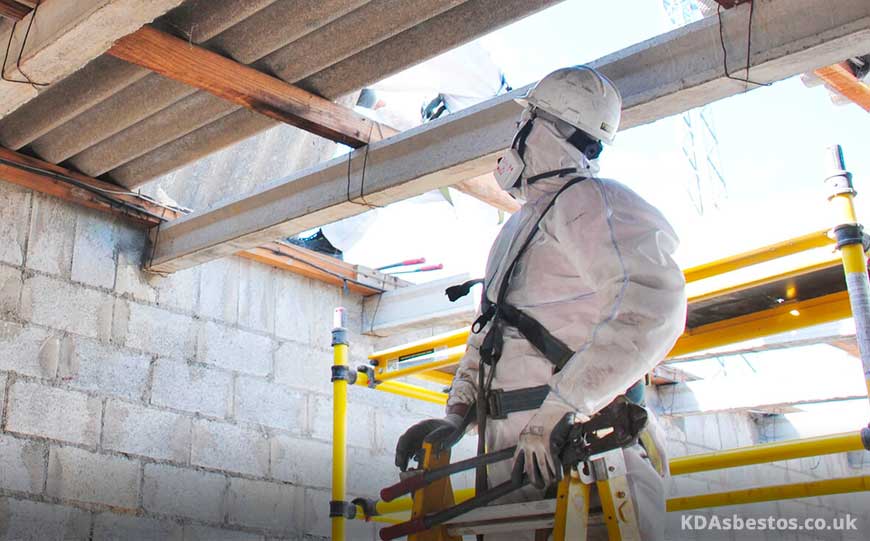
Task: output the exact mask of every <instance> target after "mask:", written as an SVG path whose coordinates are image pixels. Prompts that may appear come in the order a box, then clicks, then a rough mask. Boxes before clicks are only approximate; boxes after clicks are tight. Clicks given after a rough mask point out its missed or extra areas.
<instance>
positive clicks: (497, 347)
mask: <svg viewBox="0 0 870 541" xmlns="http://www.w3.org/2000/svg"><path fill="white" fill-rule="evenodd" d="M587 178H588V177H576V178H573V179H571V180H569V181H568V182H566V183H565V185H564V186H562V187H561V188H559V191H558V192H556V195H554V196H553V198H552V199H551V200H550V202H549V203H548V204H547V207H546V208H545V209H544V211H543V212H542V213H541V215H540V216H538V220H537V221H536V222H535V225H534V227H533V228H532V230H531V231H530V232H529V234H528V236H527V237H526V239H525V241H524V242H523V244H522V246H520V249H519V250H518V251H517V255H516V256H515V257H514V258H513V260H512V261H511V262H510V265H508V268H507V269H506V270H505V273H504V275H503V276H502V280H501V284H499V289H498V295H497V296H496V300H495V302H492V301H490V300H489V297H488V295H487V293H488V289H489V288H488V287H485V288H484V292H483V299H482V301H481V312H482V313H481V315H480V317H478V318H477V320H476V321H475V322H474V325H472V327H471V329H472V331H474V332H476V333H477V332H480V331H481V330H482V329H483V327H485V326H486V324H487V323H489V321H490V320H493V319H494V320H495V323H494V324H493V326H492V327H491V328H490V330H489V332H488V333H487V336H486V337H485V338H484V340H483V343H482V344H481V348H480V358H481V360H482V361H483V362H484V363H486V364H489V365H494V364H495V363H497V362H498V359H499V358H500V357H501V345H502V343H503V340H504V337H503V336H502V335H503V332H504V328H503V326H502V325H501V324H500V322H499V319H504V321H505V323H508V324H509V325H511V326H516V325H515V324H513V323H511V322H510V321H508V318H511V319H512V320H513V321H514V322H520V323H521V324H522V325H523V326H524V328H525V329H526V330H528V331H529V332H531V333H532V335H534V336H536V338H535V340H536V341H537V342H538V343H534V342H532V340H531V339H530V338H529V336H527V335H526V334H525V333H524V332H523V329H520V328H519V327H517V329H518V330H519V331H520V333H521V334H522V335H523V336H524V337H525V338H526V339H527V340H529V342H532V345H534V346H535V347H536V348H538V350H539V351H541V353H544V354H545V356H546V353H545V352H546V351H549V352H550V355H552V356H553V358H552V359H551V358H550V356H547V360H549V361H550V362H554V360H555V361H561V366H564V365H565V363H566V362H567V361H568V358H570V355H569V356H568V357H567V358H565V359H564V360H563V359H562V357H563V356H564V354H565V351H566V350H568V351H570V349H569V348H568V347H567V346H565V344H564V343H562V342H561V341H559V340H558V339H556V338H555V337H554V336H553V335H551V334H550V333H549V331H547V330H546V329H545V328H544V326H543V325H541V324H540V323H538V322H537V321H536V320H535V319H534V318H533V317H531V316H529V315H528V314H524V313H523V312H521V311H520V310H518V309H517V308H514V307H512V306H510V305H509V304H508V303H507V300H506V299H507V294H508V288H509V287H510V281H511V277H512V275H513V272H514V268H516V266H517V263H518V262H519V260H520V258H522V256H523V255H524V254H525V253H526V250H527V249H528V247H529V245H530V244H531V243H532V239H533V238H534V237H535V235H536V234H537V233H538V230H539V229H540V226H541V222H542V221H543V220H544V217H545V216H546V215H547V213H548V212H549V211H550V209H551V208H553V205H555V204H556V200H557V199H558V198H559V196H560V195H562V192H564V191H565V190H567V189H568V188H570V187H571V186H573V185H575V184H578V183H580V182H582V181H584V180H586V179H587ZM486 285H487V286H488V284H486ZM508 313H510V315H508ZM511 316H513V317H511ZM547 337H549V338H547ZM539 346H540V347H539ZM541 348H544V349H541ZM554 364H555V362H554ZM561 366H559V367H558V368H561Z"/></svg>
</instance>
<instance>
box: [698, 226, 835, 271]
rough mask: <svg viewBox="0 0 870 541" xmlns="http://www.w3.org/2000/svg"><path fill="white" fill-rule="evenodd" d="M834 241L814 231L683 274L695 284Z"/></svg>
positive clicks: (823, 232) (701, 266) (824, 233)
mask: <svg viewBox="0 0 870 541" xmlns="http://www.w3.org/2000/svg"><path fill="white" fill-rule="evenodd" d="M833 242H834V241H833V240H831V238H829V237H828V231H827V230H825V231H814V232H812V233H809V234H807V235H803V236H800V237H795V238H793V239H788V240H785V241H782V242H777V243H776V244H770V245H768V246H764V247H763V248H758V249H756V250H750V251H748V252H743V253H741V254H736V255H733V256H729V257H725V258H722V259H718V260H716V261H712V262H710V263H704V264H702V265H698V266H696V267H690V268H688V269H686V270H685V271H684V272H683V274H684V275H685V276H686V282H697V281H698V280H703V279H705V278H712V277H713V276H719V275H721V274H725V273H728V272H732V271H735V270H739V269H742V268H745V267H749V266H752V265H758V264H759V263H766V262H767V261H773V260H774V259H779V258H781V257H785V256H789V255H793V254H798V253H801V252H806V251H807V250H812V249H813V248H821V247H823V246H829V245H831V244H832V243H833Z"/></svg>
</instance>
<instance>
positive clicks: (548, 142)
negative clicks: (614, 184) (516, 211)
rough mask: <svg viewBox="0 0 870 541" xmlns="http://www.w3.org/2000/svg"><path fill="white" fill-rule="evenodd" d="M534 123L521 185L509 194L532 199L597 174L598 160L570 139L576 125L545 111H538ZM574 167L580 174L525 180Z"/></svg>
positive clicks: (525, 113)
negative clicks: (529, 181) (570, 182)
mask: <svg viewBox="0 0 870 541" xmlns="http://www.w3.org/2000/svg"><path fill="white" fill-rule="evenodd" d="M530 115H531V113H530V112H529V111H528V110H527V111H525V112H523V116H522V118H521V120H520V125H524V124H525V123H526V122H527V121H528V119H529V117H530ZM532 122H533V124H532V129H531V131H530V132H529V134H528V136H527V137H526V142H525V151H524V152H523V162H524V163H525V167H524V168H523V173H522V175H521V177H520V182H519V184H520V186H518V187H516V188H511V189H510V190H509V192H508V193H510V194H511V195H512V196H514V197H515V198H517V199H519V200H520V201H526V202H531V201H534V200H536V199H537V198H539V197H541V196H543V195H546V194H551V193H554V192H556V191H558V190H559V188H561V187H562V186H564V184H565V183H566V182H567V181H568V180H569V179H571V178H573V177H575V176H578V175H581V176H594V175H595V174H597V173H598V160H588V159H587V158H586V156H584V155H583V152H581V151H580V149H579V148H577V147H575V146H574V145H572V144H571V143H569V142H568V138H569V137H571V135H572V134H574V132H575V131H576V128H574V127H573V126H571V125H570V124H568V123H567V122H564V121H562V120H559V119H557V118H555V117H553V116H551V115H548V114H547V113H544V112H538V113H537V115H536V116H535V118H534V119H533V120H532ZM572 168H573V169H577V173H572V174H569V175H565V176H561V177H560V176H553V177H549V178H543V179H540V180H537V181H535V182H533V183H532V184H527V182H526V180H527V179H529V178H531V177H534V176H536V175H541V174H544V173H549V172H550V171H556V170H559V169H572Z"/></svg>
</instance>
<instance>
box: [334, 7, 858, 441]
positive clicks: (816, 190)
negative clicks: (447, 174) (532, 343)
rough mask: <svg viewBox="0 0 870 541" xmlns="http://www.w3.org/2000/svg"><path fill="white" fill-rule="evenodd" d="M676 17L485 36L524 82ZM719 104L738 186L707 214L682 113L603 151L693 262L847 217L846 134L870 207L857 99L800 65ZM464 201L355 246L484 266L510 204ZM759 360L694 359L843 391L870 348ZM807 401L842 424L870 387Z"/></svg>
mask: <svg viewBox="0 0 870 541" xmlns="http://www.w3.org/2000/svg"><path fill="white" fill-rule="evenodd" d="M672 28H673V25H672V24H671V22H670V21H669V20H668V18H667V16H666V14H665V12H664V10H663V8H662V7H661V4H660V2H659V1H658V0H614V1H609V2H590V1H588V0H568V1H566V2H563V3H561V4H558V5H556V6H554V7H552V8H550V9H547V10H545V11H542V12H540V13H538V14H536V15H533V16H531V17H528V18H526V19H524V20H522V21H519V22H517V23H515V24H512V25H510V26H508V27H505V28H503V29H501V30H498V31H496V32H493V33H492V34H490V35H488V36H485V37H483V38H481V43H482V45H483V46H484V48H485V49H486V50H487V51H489V53H490V54H491V56H492V57H493V59H494V60H495V62H496V64H497V65H499V66H500V67H501V68H502V69H503V71H504V72H505V75H506V77H507V79H508V81H509V83H510V84H511V85H512V86H514V87H519V86H522V85H525V84H527V83H531V82H533V81H536V80H538V79H540V78H541V77H542V76H544V75H546V74H547V73H548V72H550V71H552V70H554V69H556V68H559V67H562V66H566V65H573V64H579V63H584V62H589V61H591V60H594V59H596V58H599V57H602V56H605V55H606V54H609V53H612V52H614V51H617V50H619V49H622V48H625V47H627V46H629V45H632V44H634V43H637V42H640V41H643V40H645V39H648V38H651V37H654V36H656V35H659V34H661V33H664V32H667V31H668V30H670V29H672ZM742 75H745V74H742ZM709 112H710V113H711V120H712V122H713V124H714V126H715V133H716V136H717V139H718V142H719V144H718V152H719V155H720V162H721V169H722V173H723V176H724V178H725V181H726V184H727V189H726V194H725V197H724V198H721V199H720V200H719V201H718V208H710V207H709V205H708V206H707V208H706V209H705V212H704V214H703V215H699V214H698V212H697V210H696V207H695V205H694V204H693V201H692V199H691V198H690V196H689V191H688V189H687V187H688V186H690V185H691V184H692V183H693V182H694V180H693V179H694V177H693V174H692V171H691V169H690V167H689V165H688V162H687V160H686V158H685V157H684V155H683V152H682V148H681V139H682V137H683V132H682V131H681V129H680V123H681V122H682V120H681V119H680V117H679V116H677V117H671V118H666V119H663V120H660V121H658V122H656V123H654V124H650V125H646V126H641V127H637V128H633V129H631V130H628V131H626V132H622V133H620V134H619V135H618V137H617V140H616V144H615V145H614V146H613V147H610V148H607V149H606V150H605V152H604V153H603V155H602V158H601V175H602V176H604V177H608V178H614V179H617V180H619V181H621V182H623V183H625V184H627V185H629V186H630V187H631V188H633V189H634V190H636V191H637V192H638V193H640V194H641V195H642V196H644V197H645V198H646V199H647V200H648V201H650V202H651V203H653V204H654V205H656V206H657V207H658V208H660V209H661V210H662V211H663V212H664V214H665V215H666V216H667V217H668V219H669V220H670V221H671V223H672V224H673V225H674V227H675V229H676V230H677V233H678V234H679V235H680V238H681V247H680V250H679V252H678V261H679V262H680V264H681V266H682V267H684V268H685V267H689V266H692V265H696V264H699V263H703V262H706V261H710V260H713V259H716V258H719V257H722V256H726V255H730V254H733V253H736V252H740V251H744V250H748V249H752V248H755V247H758V246H762V245H765V244H769V243H772V242H776V241H779V240H783V239H786V238H789V237H794V236H798V235H801V234H804V233H809V232H812V231H816V230H820V229H824V228H827V227H831V226H832V225H834V224H835V223H836V219H835V217H834V216H832V215H831V214H830V213H829V211H828V207H827V205H826V195H825V189H824V183H823V181H824V178H825V177H826V171H827V167H828V154H827V152H826V148H827V147H828V146H829V145H831V144H833V143H839V144H841V145H842V146H843V148H844V153H845V156H846V163H847V167H848V169H849V170H850V171H851V172H852V173H853V175H854V182H855V186H856V189H857V191H858V197H857V199H856V203H857V205H858V211H859V218H860V217H864V219H865V221H867V220H868V217H870V151H868V150H870V148H868V137H867V136H868V132H870V116H868V115H867V113H865V112H864V111H863V110H861V109H860V108H858V107H857V106H855V105H847V106H835V105H833V104H832V103H831V101H830V97H829V94H828V92H827V90H825V89H824V88H823V87H821V86H819V87H815V88H807V87H806V86H805V85H804V84H803V83H802V82H801V81H800V79H799V78H797V77H795V78H792V79H789V80H786V81H782V82H779V83H776V84H774V85H773V86H771V87H766V88H758V89H754V90H751V91H750V92H747V93H744V94H739V95H736V96H734V97H731V98H728V99H725V100H721V101H719V102H716V103H715V104H713V105H712V106H711V108H710V110H709ZM454 201H455V207H454V208H451V207H449V206H448V205H447V204H446V203H443V202H438V201H437V200H435V201H433V202H431V203H425V204H415V205H414V204H403V203H400V204H398V205H396V206H395V210H394V211H393V212H392V213H391V214H392V215H391V217H390V218H389V219H388V220H386V221H384V220H380V221H379V222H377V223H375V224H374V225H373V226H372V228H371V230H370V231H368V232H367V235H366V239H364V240H363V241H361V242H360V243H359V244H358V245H357V246H355V247H354V248H353V249H352V250H351V251H349V252H348V253H347V259H348V260H350V261H353V262H356V263H361V264H365V265H370V266H378V265H382V264H385V263H389V262H392V261H396V260H401V259H407V258H411V257H418V256H426V257H428V258H429V261H430V262H432V263H439V262H440V263H444V265H445V269H444V270H443V271H439V272H437V273H425V274H417V275H408V277H409V278H410V279H412V280H414V281H428V280H431V279H435V278H442V277H447V276H451V275H455V274H459V273H463V272H468V273H470V274H471V275H472V276H473V277H477V276H480V275H482V272H483V266H484V263H485V260H486V254H487V252H488V250H489V245H490V244H491V242H492V239H493V238H494V236H495V235H496V234H497V232H498V217H497V213H496V211H495V210H493V209H491V208H486V207H485V206H483V205H481V204H480V203H479V202H477V201H475V200H472V199H470V198H468V197H466V196H464V195H462V194H456V195H455V197H454ZM398 224H405V225H404V226H403V227H397V225H398ZM386 238H389V239H390V241H389V242H384V239H386ZM747 360H748V361H749V362H746V361H747ZM747 360H745V359H742V358H735V357H731V358H723V360H722V361H721V362H720V361H719V360H711V361H705V362H701V363H697V362H696V363H692V364H691V365H687V366H684V368H690V369H691V371H692V372H695V373H697V374H698V375H702V376H703V377H705V378H718V377H729V378H734V377H738V378H742V377H756V378H758V377H761V378H766V381H769V382H770V383H771V384H772V385H789V382H793V381H795V379H796V378H815V379H816V380H817V381H818V382H819V385H824V386H826V388H829V389H830V390H831V391H832V393H834V394H835V393H836V392H837V391H848V390H852V389H854V388H855V386H854V379H855V378H857V379H858V380H860V379H861V370H860V363H859V361H858V360H857V359H854V358H852V357H850V356H848V355H846V354H844V353H842V352H841V351H840V350H837V349H835V348H833V347H831V346H827V345H820V346H810V347H805V348H793V349H790V350H787V352H785V353H784V352H776V353H761V354H752V355H750V356H749V357H748V358H747ZM677 366H680V365H677ZM729 381H733V380H729ZM802 409H804V410H805V411H807V412H808V413H807V414H791V415H790V416H789V417H793V416H794V415H797V416H799V417H794V418H793V419H790V420H793V421H794V422H795V423H797V422H798V420H800V421H799V422H800V423H801V427H800V428H801V431H802V432H805V433H808V434H809V433H827V432H829V431H830V430H829V428H830V424H828V423H826V419H828V418H829V417H830V415H831V413H832V412H835V413H836V415H837V416H838V418H839V425H838V426H840V425H844V424H846V425H848V424H849V423H852V424H854V428H858V427H859V426H861V425H862V424H865V423H866V422H867V420H868V419H870V405H868V402H867V401H866V400H863V401H849V402H838V403H833V404H829V405H820V406H802ZM813 412H816V413H813Z"/></svg>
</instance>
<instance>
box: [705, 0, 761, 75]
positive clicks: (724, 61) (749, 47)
mask: <svg viewBox="0 0 870 541" xmlns="http://www.w3.org/2000/svg"><path fill="white" fill-rule="evenodd" d="M754 12H755V0H749V28H748V29H747V34H746V77H745V78H743V77H735V76H734V75H732V74H731V73H730V72H729V71H728V49H727V48H726V47H725V33H724V31H723V28H722V4H717V7H716V16H717V17H718V18H719V44H720V45H721V46H722V67H723V68H724V69H725V77H727V78H729V79H733V80H735V81H740V82H741V83H747V84H751V85H756V86H771V85H772V83H759V82H756V81H753V80H752V79H750V78H749V67H750V63H751V54H752V15H753V13H754ZM747 90H748V88H747Z"/></svg>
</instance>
